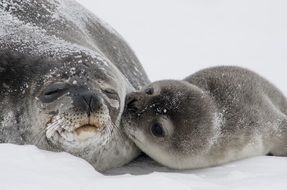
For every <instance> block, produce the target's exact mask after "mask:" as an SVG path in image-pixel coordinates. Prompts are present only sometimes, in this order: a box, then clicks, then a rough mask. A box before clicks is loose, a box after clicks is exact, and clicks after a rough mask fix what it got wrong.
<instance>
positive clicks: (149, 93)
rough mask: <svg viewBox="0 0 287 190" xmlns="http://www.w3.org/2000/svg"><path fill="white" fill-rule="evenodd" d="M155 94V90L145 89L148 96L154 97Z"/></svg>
mask: <svg viewBox="0 0 287 190" xmlns="http://www.w3.org/2000/svg"><path fill="white" fill-rule="evenodd" d="M153 92H154V89H153V88H147V89H145V93H146V94H148V95H152V94H153Z"/></svg>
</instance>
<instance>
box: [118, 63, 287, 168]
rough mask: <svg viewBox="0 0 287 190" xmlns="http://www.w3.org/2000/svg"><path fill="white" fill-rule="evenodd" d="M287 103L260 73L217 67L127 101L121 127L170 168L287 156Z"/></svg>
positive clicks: (152, 87)
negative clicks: (267, 156)
mask: <svg viewBox="0 0 287 190" xmlns="http://www.w3.org/2000/svg"><path fill="white" fill-rule="evenodd" d="M286 114H287V101H286V98H285V97H284V95H283V94H282V93H281V92H280V91H279V90H278V89H277V88H276V87H275V86H274V85H272V84H271V83H270V82H268V81H267V80H265V79H264V78H262V77H261V76H259V75H258V74H256V73H254V72H252V71H249V70H247V69H243V68H239V67H228V66H226V67H225V66H222V67H214V68H208V69H205V70H202V71H199V72H197V73H195V74H193V75H191V76H189V77H187V78H185V79H184V80H181V81H180V80H179V81H177V80H164V81H158V82H154V83H152V84H150V85H148V86H147V87H145V88H143V89H142V90H141V91H139V92H133V93H130V94H129V95H128V96H127V105H126V111H125V112H124V117H123V120H122V122H124V123H125V125H126V127H125V131H126V133H127V134H128V136H129V137H130V138H131V139H132V140H133V141H134V142H135V143H136V144H137V146H138V147H140V148H141V149H142V150H143V151H144V152H145V153H146V154H148V155H149V156H150V157H152V158H153V159H155V160H156V161H158V162H160V163H161V164H163V165H166V166H168V167H171V168H176V169H192V168H201V167H208V166H215V165H219V164H223V163H227V162H231V161H234V160H239V159H243V158H248V157H252V156H257V155H266V154H272V155H277V156H286V155H287V146H286V145H287V116H286Z"/></svg>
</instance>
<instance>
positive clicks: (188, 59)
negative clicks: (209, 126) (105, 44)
mask: <svg viewBox="0 0 287 190" xmlns="http://www.w3.org/2000/svg"><path fill="white" fill-rule="evenodd" d="M79 2H81V3H82V4H83V5H85V6H86V7H87V8H88V9H90V10H91V11H93V12H94V13H95V14H96V15H98V16H99V17H101V18H102V19H103V20H105V21H106V22H107V23H109V24H110V25H111V26H113V27H114V28H115V29H116V30H117V31H118V32H119V33H120V34H121V35H122V36H123V37H124V38H125V39H126V40H127V41H128V43H129V44H130V45H131V46H132V48H133V49H134V51H135V52H136V54H137V56H138V57H139V59H140V60H141V62H142V63H143V66H144V67H145V69H146V71H147V73H148V75H149V76H150V79H151V80H153V81H154V80H159V79H164V78H178V79H180V78H183V77H185V76H187V75H189V74H191V73H193V72H195V71H197V70H199V69H202V68H205V67H208V66H211V65H241V66H245V67H248V68H250V69H253V70H255V71H257V72H259V73H260V74H262V75H263V76H265V77H267V78H268V79H269V80H271V81H272V82H273V83H275V84H276V85H277V86H278V87H279V88H280V89H282V91H283V92H284V93H285V94H287V84H286V82H285V81H286V80H287V75H286V74H285V73H286V71H287V69H286V68H287V66H285V65H286V63H287V53H286V52H287V35H286V34H287V19H286V18H287V11H286V10H287V1H286V0H253V1H250V0H240V1H235V0H144V1H135V0H121V1H118V0H79ZM286 146H287V145H286ZM0 152H1V155H0V169H1V172H0V189H1V190H19V189H21V190H26V189H27V190H39V189H41V190H45V189H49V190H51V189H53V190H58V189H59V190H63V189H69V190H73V189H77V190H79V189H83V190H84V189H86V190H90V189H91V190H95V189H104V190H108V189H125V190H128V189H133V190H134V189H137V190H138V189H144V190H146V189H165V190H168V189H200V190H204V189H212V190H217V189H218V190H225V189H240V190H242V189H250V190H251V189H252V190H257V189H260V190H262V189H268V190H269V189H276V190H278V189H282V190H283V189H284V190H285V189H286V188H287V158H284V157H267V156H263V157H257V158H251V159H247V160H242V161H238V162H233V163H230V164H227V165H223V166H218V167H214V168H208V169H201V170H192V171H173V170H169V169H167V168H165V167H161V166H159V165H157V164H156V163H154V162H152V161H150V160H149V161H147V160H137V161H136V162H133V163H131V164H129V165H128V166H125V167H122V168H117V169H113V170H111V171H109V172H108V173H107V174H105V175H103V174H100V173H98V172H96V171H95V170H94V169H93V168H92V166H90V165H89V164H88V163H87V162H86V161H84V160H82V159H80V158H76V157H74V156H72V155H69V154H67V153H53V152H47V151H43V150H39V149H37V148H35V147H34V146H17V145H10V144H0Z"/></svg>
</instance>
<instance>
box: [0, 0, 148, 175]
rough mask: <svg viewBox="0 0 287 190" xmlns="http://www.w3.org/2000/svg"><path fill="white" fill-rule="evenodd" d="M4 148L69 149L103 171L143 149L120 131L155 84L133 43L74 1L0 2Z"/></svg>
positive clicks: (0, 123) (0, 113)
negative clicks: (129, 108)
mask: <svg viewBox="0 0 287 190" xmlns="http://www.w3.org/2000/svg"><path fill="white" fill-rule="evenodd" d="M0 23H1V27H0V88H1V91H0V142H2V143H16V144H34V145H37V146H38V147H39V148H42V149H47V150H52V151H66V152H69V153H71V154H73V155H76V156H79V157H82V158H84V159H86V160H87V161H89V162H90V163H91V164H92V165H93V166H94V167H95V168H96V169H97V170H106V169H109V168H112V167H117V166H120V165H122V164H125V163H127V162H129V161H130V160H131V159H133V158H134V157H135V156H137V155H138V153H139V150H138V148H137V147H136V146H135V145H134V143H133V142H132V141H130V140H129V139H128V138H126V136H125V134H124V133H123V132H122V131H121V130H120V126H119V124H120V119H121V116H122V112H123V109H124V104H125V96H126V94H127V93H128V92H132V91H134V90H135V89H139V88H140V87H142V86H143V85H146V84H147V83H148V79H147V76H146V74H145V72H144V70H143V68H142V67H141V65H140V63H139V61H138V60H137V58H136V57H135V55H134V53H133V52H132V50H131V49H130V48H129V47H128V45H127V44H126V43H125V41H124V40H123V39H122V38H121V37H120V36H119V35H118V34H117V33H116V32H115V31H114V30H113V29H112V28H110V27H109V26H108V25H106V24H104V23H103V22H102V21H100V20H99V19H98V18H97V17H95V16H94V15H93V14H91V13H90V12H89V11H87V10H86V9H84V8H83V7H82V6H81V5H79V4H78V3H76V2H74V1H68V0H61V1H60V0H59V1H58V0H49V1H48V0H39V1H38V0H37V1H22V0H12V1H10V0H2V1H1V2H0Z"/></svg>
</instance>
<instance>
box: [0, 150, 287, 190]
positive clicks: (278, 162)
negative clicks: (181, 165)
mask: <svg viewBox="0 0 287 190" xmlns="http://www.w3.org/2000/svg"><path fill="white" fill-rule="evenodd" d="M0 150H1V157H0V168H1V173H0V184H1V190H19V189H22V190H26V189H27V190H34V189H35V190H38V189H41V190H51V189H53V190H63V189H69V190H74V189H75V190H79V189H85V190H90V189H91V190H94V189H105V190H109V189H112V190H114V189H116V188H117V189H126V190H129V189H132V190H134V189H137V190H141V189H143V190H146V189H166V190H168V189H181V190H185V189H200V190H208V189H212V190H217V189H218V190H225V189H226V190H228V189H252V190H254V189H260V190H264V189H268V190H269V189H270V188H271V189H274V188H276V189H277V190H279V189H286V185H287V182H286V178H287V172H286V168H287V162H286V158H284V157H268V156H262V157H257V158H251V159H248V160H242V161H238V162H233V163H230V164H226V165H223V166H218V167H213V168H208V169H200V170H190V171H176V170H170V169H168V168H165V167H161V166H159V165H158V164H156V163H155V162H153V161H152V160H147V159H139V160H137V161H136V162H132V163H130V164H129V165H128V166H125V167H122V168H116V169H113V170H110V171H109V172H107V173H105V174H100V173H98V172H97V171H95V170H94V169H93V167H92V166H91V165H89V164H88V163H87V162H86V161H84V160H82V159H80V158H77V157H74V156H72V155H70V154H68V153H55V152H48V151H43V150H39V149H37V148H36V147H34V146H31V145H29V146H27V145H26V146H20V145H12V144H0ZM4 153H5V154H4Z"/></svg>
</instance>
